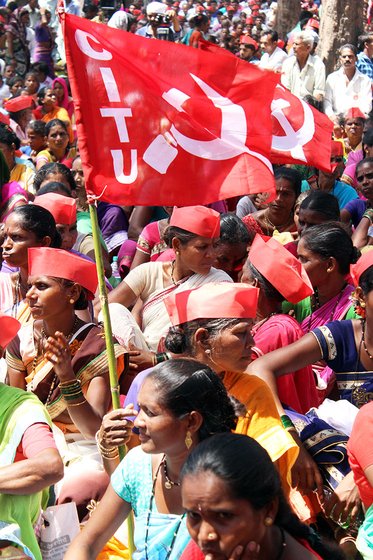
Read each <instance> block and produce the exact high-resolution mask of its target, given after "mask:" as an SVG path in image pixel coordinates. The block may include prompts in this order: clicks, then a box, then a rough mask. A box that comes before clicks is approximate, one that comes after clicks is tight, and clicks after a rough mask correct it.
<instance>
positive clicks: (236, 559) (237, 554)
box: [205, 541, 260, 560]
mask: <svg viewBox="0 0 373 560" xmlns="http://www.w3.org/2000/svg"><path fill="white" fill-rule="evenodd" d="M259 552H260V545H259V544H257V543H256V542H255V541H250V542H249V543H247V545H246V546H245V547H244V546H242V545H241V544H240V545H238V546H236V548H235V549H234V550H233V551H232V552H231V554H230V556H229V560H257V559H258V558H259ZM206 559H208V555H207V556H205V560H206Z"/></svg>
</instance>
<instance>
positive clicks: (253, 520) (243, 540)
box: [181, 472, 268, 560]
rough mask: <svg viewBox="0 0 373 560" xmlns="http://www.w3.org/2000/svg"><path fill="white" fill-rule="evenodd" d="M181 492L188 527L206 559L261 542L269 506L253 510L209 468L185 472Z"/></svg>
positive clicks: (223, 557)
mask: <svg viewBox="0 0 373 560" xmlns="http://www.w3.org/2000/svg"><path fill="white" fill-rule="evenodd" d="M181 495H182V503H183V508H185V510H186V516H187V517H186V523H187V528H188V531H189V533H190V535H191V537H192V539H193V540H194V541H195V542H196V543H197V544H198V546H199V547H200V549H201V550H202V552H203V554H204V555H205V556H206V557H208V558H209V560H228V558H233V557H234V556H233V551H234V550H235V549H236V548H237V547H238V546H239V545H241V546H243V547H245V546H246V545H247V544H248V543H249V542H251V541H255V542H256V543H258V544H261V543H262V542H263V540H264V538H265V536H266V533H267V531H268V529H267V527H266V526H265V524H264V520H265V517H266V514H267V511H268V510H264V509H263V510H255V509H254V508H253V507H252V506H251V505H250V503H249V502H248V501H247V500H244V499H239V498H235V497H233V496H232V494H231V492H230V489H229V487H228V485H227V483H226V482H224V481H223V480H222V479H220V478H218V477H217V476H216V475H215V474H213V473H212V472H200V473H198V474H193V475H186V476H185V477H184V479H183V483H182V487H181ZM245 557H246V556H245ZM237 558H238V556H237Z"/></svg>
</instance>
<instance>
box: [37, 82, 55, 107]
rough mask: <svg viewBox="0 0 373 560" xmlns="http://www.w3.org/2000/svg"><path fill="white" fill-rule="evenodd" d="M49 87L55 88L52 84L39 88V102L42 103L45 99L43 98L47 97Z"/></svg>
mask: <svg viewBox="0 0 373 560" xmlns="http://www.w3.org/2000/svg"><path fill="white" fill-rule="evenodd" d="M49 89H50V90H52V89H53V88H52V86H44V87H42V88H41V89H39V91H38V103H39V104H40V105H41V103H42V101H43V99H44V97H45V95H46V93H47V91H48V90H49Z"/></svg>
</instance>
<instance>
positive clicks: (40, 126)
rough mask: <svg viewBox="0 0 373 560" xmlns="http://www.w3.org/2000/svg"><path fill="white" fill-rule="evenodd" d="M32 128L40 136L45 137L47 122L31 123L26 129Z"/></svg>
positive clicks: (37, 121)
mask: <svg viewBox="0 0 373 560" xmlns="http://www.w3.org/2000/svg"><path fill="white" fill-rule="evenodd" d="M28 128H31V130H33V131H34V132H35V134H37V135H38V136H45V122H44V121H39V120H36V121H30V122H29V123H28V125H27V127H26V130H27V129H28Z"/></svg>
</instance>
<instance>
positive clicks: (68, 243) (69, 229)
mask: <svg viewBox="0 0 373 560" xmlns="http://www.w3.org/2000/svg"><path fill="white" fill-rule="evenodd" d="M56 227H57V231H58V233H59V234H60V236H61V239H62V244H61V249H65V250H66V251H70V249H72V248H73V246H74V245H75V242H76V240H77V237H78V230H77V225H76V222H75V224H71V225H67V224H56Z"/></svg>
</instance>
